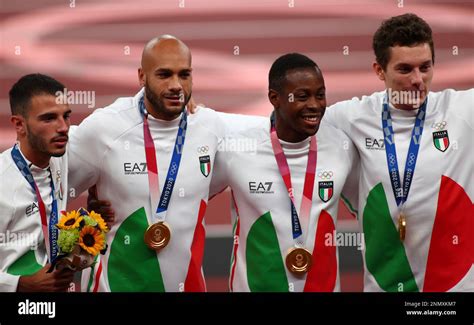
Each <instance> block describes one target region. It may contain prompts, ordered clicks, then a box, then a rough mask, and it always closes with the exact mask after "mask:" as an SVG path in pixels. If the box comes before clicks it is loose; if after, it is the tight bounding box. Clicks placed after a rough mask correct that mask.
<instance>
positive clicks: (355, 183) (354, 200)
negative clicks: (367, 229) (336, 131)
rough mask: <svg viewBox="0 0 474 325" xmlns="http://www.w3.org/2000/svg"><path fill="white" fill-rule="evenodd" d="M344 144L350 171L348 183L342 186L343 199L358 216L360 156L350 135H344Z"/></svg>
mask: <svg viewBox="0 0 474 325" xmlns="http://www.w3.org/2000/svg"><path fill="white" fill-rule="evenodd" d="M342 142H343V143H342V145H343V148H344V150H345V152H346V153H347V155H346V156H347V163H348V166H349V173H348V175H347V178H346V183H345V184H344V187H343V188H342V194H341V199H342V202H343V203H344V205H345V206H346V207H347V209H348V210H349V211H350V212H351V213H352V214H353V215H354V216H355V217H356V218H357V217H358V211H357V209H358V202H359V178H360V158H359V153H358V151H357V149H356V148H355V146H354V143H353V142H352V140H350V139H349V138H348V137H346V136H343V137H342Z"/></svg>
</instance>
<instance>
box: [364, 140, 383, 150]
mask: <svg viewBox="0 0 474 325" xmlns="http://www.w3.org/2000/svg"><path fill="white" fill-rule="evenodd" d="M365 149H369V150H385V142H384V141H383V139H372V138H365Z"/></svg>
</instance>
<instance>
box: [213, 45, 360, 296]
mask: <svg viewBox="0 0 474 325" xmlns="http://www.w3.org/2000/svg"><path fill="white" fill-rule="evenodd" d="M268 98H269V100H270V102H271V104H272V105H273V107H274V112H273V114H272V117H271V118H270V119H267V120H265V121H262V123H260V124H259V125H258V126H255V127H253V128H248V129H247V130H245V131H243V132H236V133H234V134H228V135H227V136H226V138H225V140H224V141H227V142H229V143H232V142H235V143H242V142H244V141H248V140H252V141H254V142H255V145H256V147H255V149H254V151H253V152H252V153H250V152H248V151H245V150H239V148H236V150H227V151H219V152H218V154H217V159H216V165H217V166H218V168H217V169H216V170H215V172H214V176H213V182H212V186H211V191H212V192H219V191H222V190H223V189H224V188H225V187H226V186H228V185H229V186H230V187H231V189H232V200H233V216H234V218H235V219H234V249H233V253H232V265H231V275H230V289H231V290H232V291H253V292H254V291H271V292H276V291H280V292H285V291H286V292H292V291H294V292H303V291H328V292H332V291H339V290H340V289H339V272H338V269H339V267H338V264H339V263H338V253H337V248H336V238H335V236H336V229H335V228H336V226H335V225H336V220H337V219H336V218H337V214H338V204H339V198H340V195H341V193H342V190H343V187H344V185H345V184H346V180H347V179H348V178H349V176H350V174H351V170H352V168H355V164H356V162H357V158H358V157H357V153H356V151H355V149H354V148H353V145H352V143H351V141H350V140H349V139H348V138H347V137H346V136H345V135H344V133H343V132H341V131H339V130H337V129H335V128H334V127H332V126H330V125H328V124H326V123H324V122H322V120H323V116H324V112H325V109H326V88H325V84H324V78H323V75H322V72H321V70H320V69H319V67H318V66H317V65H316V63H315V62H314V61H312V60H311V59H310V58H308V57H306V56H304V55H302V54H298V53H290V54H286V55H283V56H281V57H279V58H278V59H277V60H276V61H275V62H274V63H273V65H272V67H271V69H270V72H269V92H268ZM226 147H229V148H231V147H232V146H231V145H224V148H226ZM346 190H348V188H346Z"/></svg>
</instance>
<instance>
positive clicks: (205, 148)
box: [197, 146, 209, 154]
mask: <svg viewBox="0 0 474 325" xmlns="http://www.w3.org/2000/svg"><path fill="white" fill-rule="evenodd" d="M197 152H198V153H199V154H204V153H208V152H209V147H208V146H201V147H198V148H197Z"/></svg>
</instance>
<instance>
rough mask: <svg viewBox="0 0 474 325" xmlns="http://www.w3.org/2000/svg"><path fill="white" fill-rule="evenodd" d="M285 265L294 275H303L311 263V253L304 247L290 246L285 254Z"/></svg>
mask: <svg viewBox="0 0 474 325" xmlns="http://www.w3.org/2000/svg"><path fill="white" fill-rule="evenodd" d="M285 262H286V267H287V268H288V271H290V272H291V273H293V274H294V275H299V276H301V275H304V274H305V273H306V272H308V271H309V269H310V268H311V265H312V264H313V258H312V256H311V253H310V252H309V251H308V250H306V249H304V248H291V249H290V251H289V252H288V254H287V255H286V261H285Z"/></svg>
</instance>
